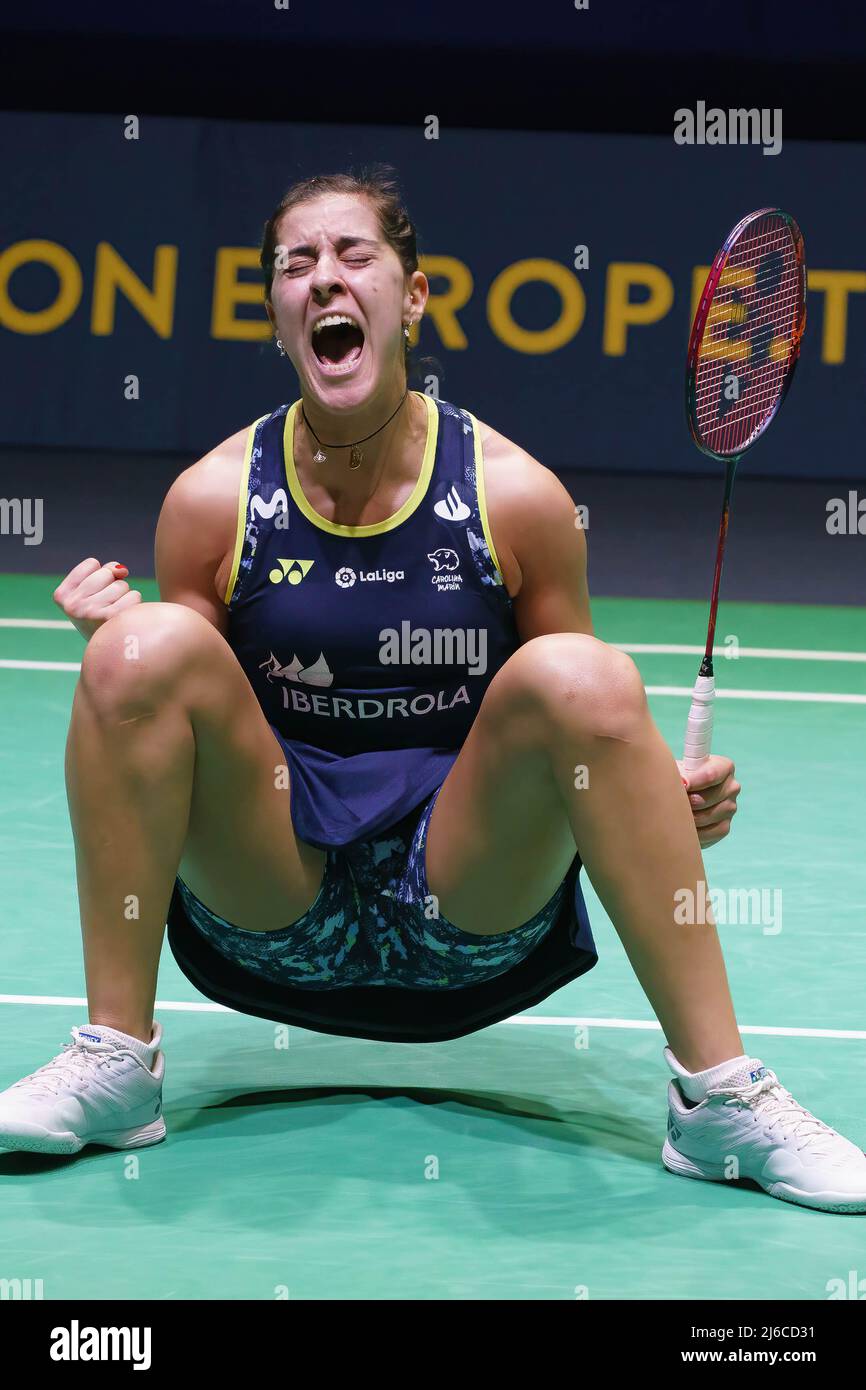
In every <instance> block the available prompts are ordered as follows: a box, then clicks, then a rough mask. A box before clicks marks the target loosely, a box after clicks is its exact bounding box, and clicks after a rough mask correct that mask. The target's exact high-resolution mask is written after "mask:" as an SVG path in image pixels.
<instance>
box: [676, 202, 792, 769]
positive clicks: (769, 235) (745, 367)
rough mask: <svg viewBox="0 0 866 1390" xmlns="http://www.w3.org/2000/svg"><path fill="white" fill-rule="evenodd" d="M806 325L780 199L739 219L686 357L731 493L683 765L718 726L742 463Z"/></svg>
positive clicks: (711, 451)
mask: <svg viewBox="0 0 866 1390" xmlns="http://www.w3.org/2000/svg"><path fill="white" fill-rule="evenodd" d="M805 326H806V262H805V257H804V251H803V237H802V235H801V233H800V228H799V227H798V226H797V223H796V222H795V221H794V219H793V217H791V216H790V215H789V214H788V213H787V212H782V211H781V210H780V209H779V208H760V209H759V210H758V211H757V212H750V213H749V215H748V217H744V218H743V220H742V222H738V223H737V225H736V227H735V228H734V230H733V231H732V232H731V234H730V236H729V237H728V239H727V241H726V242H725V244H724V246H723V247H722V249H721V251H720V252H719V254H718V255H717V256H716V259H715V260H714V261H713V264H712V267H711V269H710V273H709V275H708V276H707V283H706V284H705V285H704V290H703V294H702V295H701V298H700V302H699V304H698V308H697V312H696V313H695V320H694V323H693V324H692V331H691V336H690V338H689V352H688V359H687V362H686V416H687V418H688V422H689V430H690V431H691V436H692V439H693V440H694V441H695V443H696V444H697V446H698V448H699V449H700V450H701V451H702V453H704V454H707V455H708V457H709V458H712V459H717V460H718V462H719V463H723V464H724V465H725V496H724V501H723V503H722V519H721V524H720V526H719V543H718V549H717V551H716V569H715V574H714V576H713V593H712V598H711V600H710V618H709V626H708V630H707V647H706V652H705V654H704V659H703V661H702V662H701V668H700V672H699V674H698V679H697V681H696V682H695V688H694V691H693V692H692V706H691V709H690V710H689V718H688V724H687V726H686V741H685V751H684V754H683V766H684V767H685V769H686V771H687V772H694V770H695V769H696V768H698V767H700V765H701V763H703V762H705V761H706V759H707V758H708V756H709V752H710V745H711V743H712V736H713V704H714V701H715V694H716V682H715V675H714V673H713V642H714V639H715V635H716V614H717V612H718V606H719V585H720V583H721V578H722V562H723V559H724V554H725V540H726V539H727V534H728V522H729V519H730V511H731V495H732V493H733V490H734V475H735V473H736V470H737V464H738V463H739V461H740V459H741V458H742V457H743V454H744V453H745V452H746V450H747V449H750V448H751V447H752V445H753V444H754V443H755V441H756V440H758V439H760V437H761V435H762V434H763V433H764V431H765V430H766V428H767V426H768V425H769V424H770V422H771V420H773V419H775V417H776V415H777V414H778V411H779V407H780V406H781V404H782V401H783V400H784V399H785V396H786V394H787V391H788V387H789V386H790V385H791V379H792V377H793V375H794V368H795V367H796V365H797V358H798V356H799V354H800V342H801V340H802V337H803V330H804V328H805Z"/></svg>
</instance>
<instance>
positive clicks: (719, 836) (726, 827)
mask: <svg viewBox="0 0 866 1390" xmlns="http://www.w3.org/2000/svg"><path fill="white" fill-rule="evenodd" d="M730 830H731V822H730V821H724V822H723V824H722V825H720V826H718V827H717V828H716V829H714V830H705V831H704V832H703V834H701V835H699V836H698V841H699V843H700V846H701V849H712V847H713V845H717V844H718V843H719V841H720V840H724V839H725V837H726V836H727V835H729V834H730Z"/></svg>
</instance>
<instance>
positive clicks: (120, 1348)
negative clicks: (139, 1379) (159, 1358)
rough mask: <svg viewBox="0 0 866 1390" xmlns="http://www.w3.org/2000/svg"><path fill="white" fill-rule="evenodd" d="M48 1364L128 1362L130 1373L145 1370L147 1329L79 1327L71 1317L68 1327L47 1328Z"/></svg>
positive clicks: (148, 1343) (147, 1367)
mask: <svg viewBox="0 0 866 1390" xmlns="http://www.w3.org/2000/svg"><path fill="white" fill-rule="evenodd" d="M49 1355H50V1357H51V1360H52V1361H131V1362H132V1363H133V1370H135V1371H149V1370H150V1361H151V1329H150V1328H149V1327H82V1326H81V1324H80V1323H79V1321H78V1319H77V1318H73V1320H72V1322H71V1323H70V1325H69V1327H53V1328H52V1329H51V1346H50V1349H49Z"/></svg>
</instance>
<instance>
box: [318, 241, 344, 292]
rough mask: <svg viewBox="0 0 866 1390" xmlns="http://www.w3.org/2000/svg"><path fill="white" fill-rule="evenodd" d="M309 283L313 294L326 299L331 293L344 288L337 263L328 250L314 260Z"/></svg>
mask: <svg viewBox="0 0 866 1390" xmlns="http://www.w3.org/2000/svg"><path fill="white" fill-rule="evenodd" d="M311 285H312V289H313V292H314V294H316V295H317V296H318V297H319V298H320V299H328V298H330V296H331V295H333V294H335V293H337V292H338V291H339V290H341V289H344V288H345V285H344V282H343V278H342V276H341V275H340V272H339V265H338V263H337V261H336V260H335V258H334V257H333V256H332V255H331V253H330V252H325V254H324V255H322V256H320V257H319V259H318V261H317V262H316V269H315V271H314V272H313V277H312V280H311Z"/></svg>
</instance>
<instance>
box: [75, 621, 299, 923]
mask: <svg viewBox="0 0 866 1390" xmlns="http://www.w3.org/2000/svg"><path fill="white" fill-rule="evenodd" d="M113 623H115V624H118V625H119V627H118V628H117V630H116V633H115V638H116V641H117V642H122V641H125V640H126V639H127V638H128V636H129V634H131V633H133V632H134V633H135V635H136V636H137V638H138V641H139V647H140V654H141V660H140V661H139V662H135V663H129V662H117V663H112V661H111V647H110V644H111V641H112V633H111V631H110V629H111V627H112V624H113ZM96 638H99V639H100V644H101V646H102V648H103V650H102V652H101V653H100V654H99V655H98V657H97V659H98V661H99V663H100V670H99V675H100V676H101V677H102V684H103V686H104V687H110V686H111V683H112V672H113V671H117V672H120V671H122V670H123V668H126V671H125V673H124V674H118V675H117V677H116V679H117V682H118V683H121V684H122V683H123V682H126V684H127V687H129V686H130V684H132V688H131V689H128V690H127V692H126V694H125V695H122V696H121V697H120V698H122V699H123V700H124V701H125V703H127V704H128V705H129V706H130V707H134V708H135V710H136V712H137V711H138V709H139V707H141V708H142V709H147V708H152V709H154V710H158V709H159V708H160V707H162V708H163V709H164V710H165V712H166V714H167V716H169V717H170V714H169V712H170V711H173V712H174V713H175V714H176V715H178V716H179V717H180V718H181V719H188V720H189V724H190V725H191V727H192V732H193V736H194V740H195V758H194V768H193V777H192V788H191V796H190V809H189V822H188V826H187V833H186V839H185V843H184V849H183V854H182V857H181V861H180V866H179V868H178V874H179V876H180V877H181V878H182V879H183V881H184V882H185V883H186V884H187V886H188V887H189V888H190V889H191V890H192V892H193V893H194V894H195V895H196V897H198V898H200V899H201V901H202V902H203V903H205V904H206V905H207V907H209V908H211V909H212V910H213V911H214V912H216V913H218V914H219V915H220V916H221V917H224V918H225V919H226V920H227V921H229V922H232V923H234V924H236V925H237V926H240V927H244V928H246V929H247V930H248V931H271V930H275V929H277V928H279V927H283V926H285V925H287V923H290V922H292V921H293V920H294V919H295V918H297V917H299V916H300V915H301V914H302V913H303V912H305V911H306V910H307V908H308V907H309V906H310V904H311V903H312V902H313V900H314V899H315V897H316V895H317V893H318V891H319V888H320V886H321V883H322V875H323V870H324V865H325V854H324V853H323V852H322V851H321V850H319V849H315V848H313V847H312V846H310V845H307V844H304V843H303V841H301V840H299V839H298V838H297V836H296V835H295V832H294V828H293V826H292V818H291V809H290V785H289V778H288V775H287V771H286V768H285V757H284V754H283V750H282V748H281V747H280V744H279V742H278V740H277V739H276V737H275V735H274V733H273V731H272V730H271V727H270V725H269V724H268V722H267V720H266V719H265V717H264V714H263V713H262V709H261V706H260V705H259V703H258V701H257V699H256V697H255V694H254V692H253V689H252V686H251V685H250V683H249V681H248V680H247V677H246V675H245V674H244V672H243V670H242V669H241V667H240V665H239V663H238V661H237V658H236V657H235V654H234V652H233V651H232V649H231V647H230V646H229V645H228V643H227V642H226V640H225V638H224V637H223V636H222V635H221V634H220V633H219V632H218V631H217V630H216V628H215V627H214V626H213V624H211V623H209V622H208V621H207V619H205V618H204V617H202V616H201V614H199V613H196V612H195V611H194V610H193V609H190V608H187V607H186V606H185V605H182V604H174V603H148V604H143V605H141V607H140V608H134V609H130V610H129V611H128V612H127V613H124V614H122V615H118V617H117V618H115V619H111V620H110V621H109V622H108V623H106V624H105V626H104V628H103V629H101V630H100V632H98V633H97V634H96V637H94V638H92V639H91V641H92V642H95V641H96ZM131 665H133V666H135V667H137V668H138V671H139V672H140V673H141V674H140V675H133V676H130V675H129V668H130V666H131ZM106 698H108V699H111V698H112V697H111V695H110V693H109V694H107V695H106ZM168 727H169V726H168V724H167V725H166V728H168ZM155 732H157V730H155Z"/></svg>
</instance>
